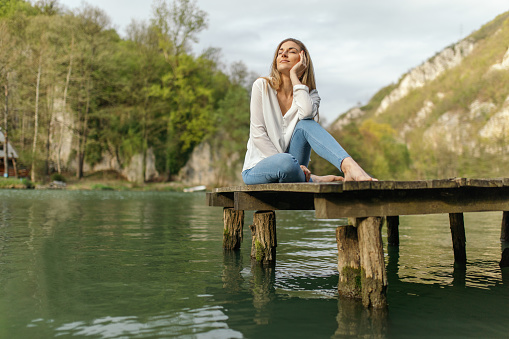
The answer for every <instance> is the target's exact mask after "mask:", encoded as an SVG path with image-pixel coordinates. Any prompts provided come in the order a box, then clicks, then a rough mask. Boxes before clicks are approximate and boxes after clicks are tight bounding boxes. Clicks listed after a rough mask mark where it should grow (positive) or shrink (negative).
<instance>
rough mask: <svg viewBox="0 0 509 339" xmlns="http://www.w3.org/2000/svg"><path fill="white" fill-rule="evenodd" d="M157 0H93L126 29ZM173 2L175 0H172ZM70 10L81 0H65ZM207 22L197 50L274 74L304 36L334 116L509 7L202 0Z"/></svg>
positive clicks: (398, 0)
mask: <svg viewBox="0 0 509 339" xmlns="http://www.w3.org/2000/svg"><path fill="white" fill-rule="evenodd" d="M152 1H153V0H87V1H86V2H87V3H88V4H90V5H93V6H95V7H99V8H101V9H103V10H104V11H105V12H106V13H107V14H108V15H109V17H110V18H111V21H112V25H113V27H114V28H116V29H117V31H118V32H119V33H120V35H121V36H124V35H125V28H126V27H127V26H128V25H129V23H130V22H131V20H132V19H135V20H137V21H142V20H145V21H149V20H150V18H151V17H152ZM167 1H170V0H167ZM60 3H61V4H63V5H64V6H66V7H67V8H69V9H76V8H79V7H80V6H82V3H83V0H60ZM196 4H197V6H198V7H199V8H200V9H202V10H204V11H205V12H207V13H208V28H207V29H206V30H204V31H202V32H201V33H200V34H199V35H198V38H199V42H198V43H197V44H195V45H194V46H193V51H194V53H196V54H199V53H200V52H202V51H203V50H205V49H206V48H209V47H214V48H219V49H220V50H221V60H222V61H223V62H224V67H225V70H227V69H228V65H230V64H231V63H233V62H237V61H242V62H243V63H244V64H245V65H246V66H247V68H248V69H249V70H250V71H252V72H254V73H255V74H256V75H257V76H265V75H268V72H269V66H270V63H271V61H272V57H273V53H274V51H275V48H276V47H277V45H278V43H279V42H280V41H281V40H283V39H285V38H287V37H293V38H297V39H299V40H301V41H302V42H304V44H305V45H306V47H307V48H308V50H309V52H310V55H311V58H312V60H313V65H314V68H315V75H316V82H317V89H318V93H319V95H320V97H321V99H322V100H321V104H320V115H321V118H322V119H325V121H324V122H325V123H327V122H328V123H331V122H333V121H334V120H335V119H336V118H337V117H338V116H339V115H340V114H342V113H344V112H346V111H347V110H348V109H350V108H352V107H354V106H356V105H359V104H366V103H367V102H368V101H369V99H370V98H371V97H372V96H373V95H374V94H375V93H376V92H377V91H378V90H379V89H381V88H382V87H385V86H387V85H389V84H391V83H395V82H397V81H398V79H399V78H400V77H401V75H403V74H404V73H406V72H408V71H409V70H410V69H412V68H414V67H416V66H419V65H420V64H422V63H423V62H424V61H425V60H427V59H428V58H430V57H432V56H433V55H435V54H436V53H437V52H440V51H441V50H443V49H444V48H446V47H447V46H449V45H451V44H453V43H456V42H458V41H460V40H461V39H463V38H465V37H466V36H468V35H469V34H470V33H472V32H473V31H476V30H477V29H479V28H481V26H482V25H484V24H485V23H488V22H489V21H491V20H493V19H494V18H495V17H496V16H497V15H499V14H502V13H504V12H506V11H508V10H509V2H508V1H507V0H483V1H480V0H411V1H409V0H384V1H380V0H358V1H352V0H316V1H309V0H308V1H300V0H293V1H287V0H256V1H241V0H196Z"/></svg>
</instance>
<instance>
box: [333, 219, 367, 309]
mask: <svg viewBox="0 0 509 339" xmlns="http://www.w3.org/2000/svg"><path fill="white" fill-rule="evenodd" d="M336 242H337V245H338V271H339V282H338V292H339V295H340V296H343V297H347V298H358V299H361V298H362V294H361V262H360V257H359V240H358V237H357V228H356V227H355V226H352V225H347V226H339V227H338V228H336Z"/></svg>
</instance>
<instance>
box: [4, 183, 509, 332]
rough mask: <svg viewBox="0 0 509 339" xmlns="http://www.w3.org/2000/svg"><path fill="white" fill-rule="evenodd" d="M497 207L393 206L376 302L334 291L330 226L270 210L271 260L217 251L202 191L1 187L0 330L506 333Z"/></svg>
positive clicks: (216, 221)
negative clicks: (462, 233) (461, 247)
mask: <svg viewBox="0 0 509 339" xmlns="http://www.w3.org/2000/svg"><path fill="white" fill-rule="evenodd" d="M501 218H502V213H501V212H489V213H467V214H465V229H466V238H467V260H468V263H467V266H466V269H461V268H455V267H454V265H453V250H452V241H451V234H450V230H449V219H448V215H428V216H402V217H401V218H400V230H399V232H400V246H399V248H397V247H392V246H388V245H387V244H386V230H385V227H384V230H383V233H384V249H385V255H386V257H385V259H386V264H387V273H388V278H389V287H388V303H389V308H388V310H386V311H373V310H365V309H363V308H362V306H361V305H360V303H359V302H354V301H350V300H342V299H339V298H338V295H337V283H338V272H337V267H336V266H337V247H336V243H335V228H336V227H337V226H338V225H343V224H346V222H347V221H346V220H341V219H340V220H317V219H315V218H314V212H313V211H278V212H277V227H278V228H277V230H278V234H277V236H278V248H277V264H276V266H275V267H273V268H263V267H260V266H258V265H257V264H252V263H251V260H250V247H251V234H250V230H249V228H248V225H250V223H251V220H252V213H246V219H245V227H244V243H243V245H242V249H241V250H240V251H239V252H233V253H229V252H223V249H222V234H223V230H222V228H223V223H222V209H221V208H217V207H208V206H206V204H205V194H204V193H163V192H113V191H103V192H99V191H49V190H48V191H45V190H30V191H29V190H1V191H0V338H53V337H59V338H71V337H72V338H76V337H86V338H172V337H179V338H356V337H363V338H429V337H434V338H481V337H482V338H508V337H509V326H508V325H507V317H508V315H507V314H506V312H508V310H509V271H508V269H503V270H501V269H500V267H499V265H498V262H499V261H500V258H501V250H502V247H503V246H504V245H502V244H501V243H500V239H499V238H500V223H501Z"/></svg>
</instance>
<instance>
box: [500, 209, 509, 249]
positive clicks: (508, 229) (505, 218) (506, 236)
mask: <svg viewBox="0 0 509 339" xmlns="http://www.w3.org/2000/svg"><path fill="white" fill-rule="evenodd" d="M500 241H507V242H509V211H504V214H503V215H502V230H501V232H500Z"/></svg>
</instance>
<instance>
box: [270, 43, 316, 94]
mask: <svg viewBox="0 0 509 339" xmlns="http://www.w3.org/2000/svg"><path fill="white" fill-rule="evenodd" d="M287 41H292V42H294V43H296V44H297V45H298V46H299V47H300V49H301V50H303V51H304V55H305V56H306V59H307V62H308V63H307V67H306V69H305V71H304V73H303V74H302V75H301V76H300V77H299V80H300V81H301V82H302V83H303V84H304V85H306V86H308V87H309V90H310V91H312V90H314V89H316V82H315V70H314V68H313V61H311V56H310V55H309V52H308V49H307V48H306V46H305V45H304V44H303V43H302V42H301V41H299V40H297V39H293V38H287V39H285V40H283V41H281V42H280V43H279V45H277V48H276V52H275V53H274V58H273V60H272V64H271V67H270V74H269V77H268V78H266V77H264V79H266V80H267V81H268V83H269V85H270V87H272V88H273V89H275V90H276V91H277V90H278V89H279V87H280V86H281V83H282V80H281V73H280V72H279V71H278V70H277V56H278V52H279V49H280V48H281V45H282V44H284V43H285V42H287Z"/></svg>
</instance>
